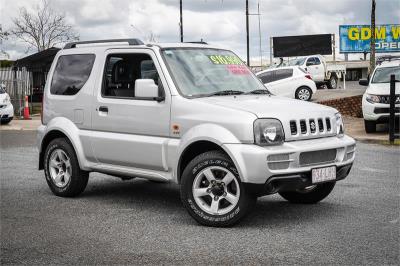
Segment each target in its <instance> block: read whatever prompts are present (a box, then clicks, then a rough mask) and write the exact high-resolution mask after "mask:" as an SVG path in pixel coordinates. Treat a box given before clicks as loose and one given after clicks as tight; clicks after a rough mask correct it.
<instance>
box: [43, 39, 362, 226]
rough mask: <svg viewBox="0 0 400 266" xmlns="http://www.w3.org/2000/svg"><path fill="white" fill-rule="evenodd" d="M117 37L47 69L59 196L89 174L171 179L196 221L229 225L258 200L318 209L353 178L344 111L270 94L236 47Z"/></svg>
mask: <svg viewBox="0 0 400 266" xmlns="http://www.w3.org/2000/svg"><path fill="white" fill-rule="evenodd" d="M116 41H117V43H116V42H114V41H112V40H108V41H95V42H94V44H95V45H93V46H91V44H90V42H84V45H80V44H81V43H79V42H78V43H71V44H67V45H66V46H65V47H64V49H63V50H61V51H60V52H59V53H58V54H57V55H56V57H55V59H54V62H53V64H52V66H51V68H50V70H49V74H48V75H49V76H48V79H47V81H48V82H47V83H46V86H45V89H44V97H43V117H42V125H41V126H40V127H39V129H38V147H39V169H44V174H45V177H46V181H47V184H48V185H49V187H50V189H51V191H52V192H53V193H54V194H55V195H57V196H62V197H72V196H77V195H79V194H80V193H82V192H83V191H84V189H85V187H86V185H87V182H88V177H89V172H101V173H106V174H111V175H115V176H117V177H121V178H122V179H129V178H134V177H141V178H146V179H149V180H154V181H163V182H173V183H177V184H179V185H180V194H181V199H182V203H183V205H184V206H185V208H186V209H187V211H188V213H189V214H190V215H191V216H192V217H193V218H194V219H195V220H196V221H197V222H199V223H200V224H203V225H207V226H230V225H233V224H235V223H237V222H238V221H239V220H240V219H241V218H243V217H244V215H245V214H246V213H248V211H249V210H250V209H251V207H252V206H253V205H254V204H255V202H256V199H257V197H260V196H263V195H269V194H274V193H279V194H280V195H281V196H282V197H283V198H285V199H287V200H288V201H290V202H293V203H316V202H319V201H321V200H322V199H324V198H325V197H327V196H328V195H329V193H330V192H331V191H332V189H333V188H334V186H335V183H336V181H339V180H341V179H344V178H345V177H346V176H347V175H348V174H349V172H350V169H351V167H352V164H353V160H354V156H355V141H354V140H353V139H352V138H350V137H348V136H346V135H345V134H344V128H343V121H342V118H341V116H340V114H339V113H338V111H337V110H336V109H334V108H331V107H327V106H322V105H318V104H314V103H309V102H302V101H298V100H294V99H288V98H284V97H278V96H274V95H271V93H270V92H269V91H268V90H267V89H266V88H265V87H264V85H263V84H262V83H261V82H260V81H259V79H258V78H257V77H256V76H255V75H254V74H253V73H252V72H251V71H250V69H249V68H247V66H246V65H245V64H243V62H242V61H241V60H240V59H239V58H238V57H237V56H236V55H235V54H234V53H233V52H231V51H229V50H225V49H220V48H216V47H212V46H209V45H206V44H193V43H178V44H161V43H157V44H146V45H144V44H143V43H142V42H141V41H140V40H137V39H130V40H116ZM150 61H151V63H150ZM151 67H153V69H152V71H151V69H150V68H151ZM149 73H151V75H149ZM149 76H150V77H151V78H148V77H149ZM150 185H152V184H149V186H150Z"/></svg>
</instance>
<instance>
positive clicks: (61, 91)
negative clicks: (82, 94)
mask: <svg viewBox="0 0 400 266" xmlns="http://www.w3.org/2000/svg"><path fill="white" fill-rule="evenodd" d="M94 58H95V56H94V55H93V54H75V55H62V56H60V57H59V58H58V61H57V65H56V68H55V70H54V74H53V79H52V81H51V87H50V92H51V94H56V95H75V94H77V93H78V92H79V90H80V89H82V87H83V85H85V83H86V81H87V80H88V78H89V76H90V72H91V71H92V68H93V63H94Z"/></svg>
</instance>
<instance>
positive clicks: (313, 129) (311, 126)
mask: <svg viewBox="0 0 400 266" xmlns="http://www.w3.org/2000/svg"><path fill="white" fill-rule="evenodd" d="M316 131H317V124H315V120H314V119H310V132H311V133H315V132H316Z"/></svg>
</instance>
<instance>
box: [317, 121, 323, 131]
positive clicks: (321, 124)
mask: <svg viewBox="0 0 400 266" xmlns="http://www.w3.org/2000/svg"><path fill="white" fill-rule="evenodd" d="M318 129H319V132H323V131H324V122H322V119H321V118H319V119H318Z"/></svg>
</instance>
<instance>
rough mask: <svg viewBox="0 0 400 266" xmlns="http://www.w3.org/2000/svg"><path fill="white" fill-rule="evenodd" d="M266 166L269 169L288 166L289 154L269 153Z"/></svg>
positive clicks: (286, 167) (281, 168) (279, 168)
mask: <svg viewBox="0 0 400 266" xmlns="http://www.w3.org/2000/svg"><path fill="white" fill-rule="evenodd" d="M267 160H268V168H269V169H271V170H283V169H288V168H289V163H290V161H291V160H290V159H289V154H287V153H286V154H271V155H269V156H268V157H267Z"/></svg>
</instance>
